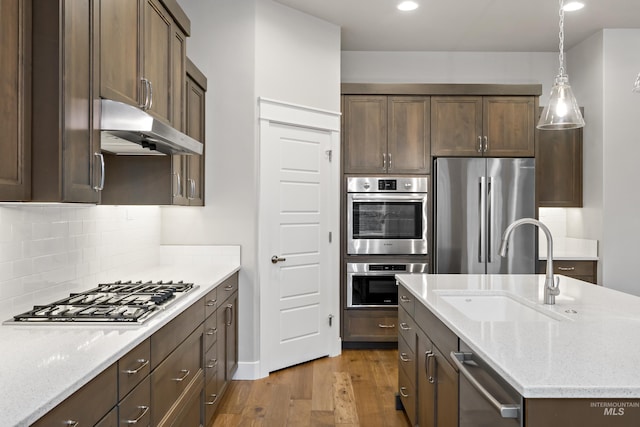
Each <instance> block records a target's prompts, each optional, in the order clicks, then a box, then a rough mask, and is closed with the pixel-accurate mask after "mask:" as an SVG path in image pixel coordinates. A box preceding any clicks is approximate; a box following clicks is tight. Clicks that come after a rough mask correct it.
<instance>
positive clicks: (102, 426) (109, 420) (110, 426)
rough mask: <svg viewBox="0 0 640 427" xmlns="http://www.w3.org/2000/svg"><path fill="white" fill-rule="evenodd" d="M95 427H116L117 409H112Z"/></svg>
mask: <svg viewBox="0 0 640 427" xmlns="http://www.w3.org/2000/svg"><path fill="white" fill-rule="evenodd" d="M95 427H118V407H117V406H116V407H114V408H113V409H112V410H110V411H109V413H108V414H107V415H105V416H104V418H103V419H101V420H100V421H99V422H98V424H96V426H95Z"/></svg>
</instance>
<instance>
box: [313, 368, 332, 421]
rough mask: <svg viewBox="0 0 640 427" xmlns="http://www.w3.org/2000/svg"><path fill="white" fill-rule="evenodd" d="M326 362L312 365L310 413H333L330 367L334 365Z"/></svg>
mask: <svg viewBox="0 0 640 427" xmlns="http://www.w3.org/2000/svg"><path fill="white" fill-rule="evenodd" d="M327 360H329V358H326V360H324V359H323V360H319V361H318V362H317V363H314V364H313V377H312V380H313V381H312V389H311V410H312V411H333V410H334V408H335V406H334V400H333V382H334V376H333V372H335V371H333V370H332V367H333V366H334V365H335V364H332V363H328V362H327Z"/></svg>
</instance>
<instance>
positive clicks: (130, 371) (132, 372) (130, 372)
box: [122, 359, 149, 375]
mask: <svg viewBox="0 0 640 427" xmlns="http://www.w3.org/2000/svg"><path fill="white" fill-rule="evenodd" d="M136 362H138V363H139V364H140V366H138V367H137V368H136V369H125V370H124V371H122V372H124V373H125V374H127V375H135V374H137V373H138V372H140V370H141V369H142V368H144V367H145V366H147V365H148V364H149V361H148V360H146V359H138V360H136Z"/></svg>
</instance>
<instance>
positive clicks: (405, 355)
mask: <svg viewBox="0 0 640 427" xmlns="http://www.w3.org/2000/svg"><path fill="white" fill-rule="evenodd" d="M400 360H402V361H403V362H411V359H409V358H408V357H407V353H400Z"/></svg>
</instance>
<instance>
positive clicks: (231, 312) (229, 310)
mask: <svg viewBox="0 0 640 427" xmlns="http://www.w3.org/2000/svg"><path fill="white" fill-rule="evenodd" d="M226 310H227V313H229V317H227V321H226V322H225V324H226V325H227V326H231V324H232V323H233V304H227V308H226Z"/></svg>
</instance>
